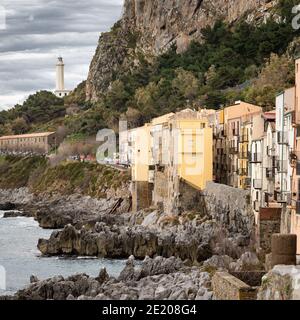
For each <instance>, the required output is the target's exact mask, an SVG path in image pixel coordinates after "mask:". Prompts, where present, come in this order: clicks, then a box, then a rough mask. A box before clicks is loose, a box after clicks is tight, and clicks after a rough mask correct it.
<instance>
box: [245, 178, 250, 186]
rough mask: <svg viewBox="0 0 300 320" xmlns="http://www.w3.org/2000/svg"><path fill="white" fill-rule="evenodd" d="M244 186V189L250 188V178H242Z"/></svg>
mask: <svg viewBox="0 0 300 320" xmlns="http://www.w3.org/2000/svg"><path fill="white" fill-rule="evenodd" d="M244 187H245V188H246V189H250V188H251V178H245V179H244Z"/></svg>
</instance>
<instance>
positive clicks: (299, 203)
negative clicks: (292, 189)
mask: <svg viewBox="0 0 300 320" xmlns="http://www.w3.org/2000/svg"><path fill="white" fill-rule="evenodd" d="M296 213H297V214H300V201H297V202H296Z"/></svg>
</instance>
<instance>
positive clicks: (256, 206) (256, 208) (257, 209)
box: [253, 200, 260, 212]
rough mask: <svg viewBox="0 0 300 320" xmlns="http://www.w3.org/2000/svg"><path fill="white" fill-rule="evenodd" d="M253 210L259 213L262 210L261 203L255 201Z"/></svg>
mask: <svg viewBox="0 0 300 320" xmlns="http://www.w3.org/2000/svg"><path fill="white" fill-rule="evenodd" d="M253 209H254V210H255V211H256V212H259V209H260V203H259V201H258V200H257V201H253Z"/></svg>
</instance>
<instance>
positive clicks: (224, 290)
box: [212, 272, 257, 300]
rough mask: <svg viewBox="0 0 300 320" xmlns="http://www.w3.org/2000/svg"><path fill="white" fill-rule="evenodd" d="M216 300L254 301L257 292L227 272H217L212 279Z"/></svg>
mask: <svg viewBox="0 0 300 320" xmlns="http://www.w3.org/2000/svg"><path fill="white" fill-rule="evenodd" d="M212 288H213V293H214V298H215V299H216V300H256V297H257V290H256V289H255V288H252V287H250V286H248V285H247V284H246V283H244V282H243V281H241V280H239V279H238V278H236V277H234V276H233V275H231V274H229V273H227V272H217V273H216V274H215V275H214V276H213V279H212Z"/></svg>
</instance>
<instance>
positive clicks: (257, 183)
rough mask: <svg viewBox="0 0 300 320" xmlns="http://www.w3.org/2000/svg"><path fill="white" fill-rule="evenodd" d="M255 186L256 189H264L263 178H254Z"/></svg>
mask: <svg viewBox="0 0 300 320" xmlns="http://www.w3.org/2000/svg"><path fill="white" fill-rule="evenodd" d="M253 188H254V189H262V180H261V179H254V180H253Z"/></svg>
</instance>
